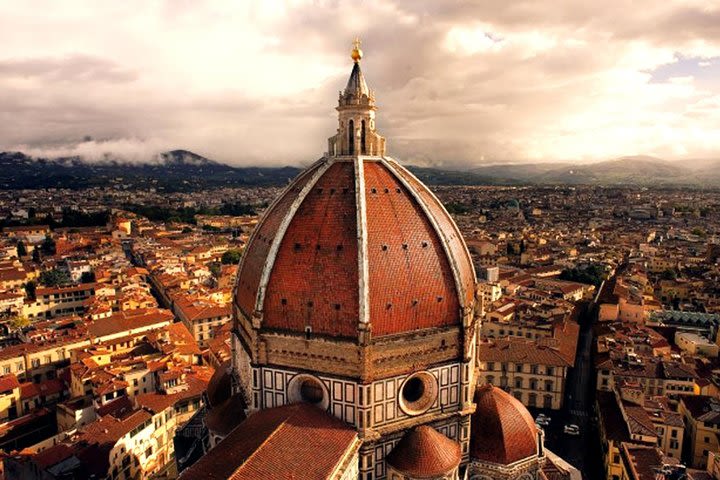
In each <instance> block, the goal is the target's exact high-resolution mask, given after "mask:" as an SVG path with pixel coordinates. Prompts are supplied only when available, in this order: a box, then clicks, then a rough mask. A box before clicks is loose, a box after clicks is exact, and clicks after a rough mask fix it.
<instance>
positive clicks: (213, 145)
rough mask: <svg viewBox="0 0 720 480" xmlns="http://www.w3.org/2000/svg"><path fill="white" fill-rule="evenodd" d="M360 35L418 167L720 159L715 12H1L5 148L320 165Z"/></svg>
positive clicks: (689, 5)
mask: <svg viewBox="0 0 720 480" xmlns="http://www.w3.org/2000/svg"><path fill="white" fill-rule="evenodd" d="M356 35H357V36H360V37H361V39H362V40H363V44H362V48H363V50H364V52H365V57H364V59H363V61H362V66H363V71H364V73H365V76H366V78H367V80H368V83H369V84H370V87H371V88H372V89H373V90H375V92H376V98H377V101H378V104H379V107H380V110H379V112H378V129H379V131H380V133H382V134H383V135H385V136H386V137H388V150H389V153H390V154H391V155H393V156H395V157H397V158H399V159H401V160H402V161H404V162H405V163H415V164H435V165H448V166H474V165H479V164H483V163H498V162H530V161H556V160H571V161H593V160H604V159H608V158H614V157H617V156H621V155H635V154H648V155H656V156H660V157H662V158H667V159H676V160H686V159H693V158H708V157H720V0H680V1H675V0H662V1H657V0H650V1H641V0H635V1H632V0H610V1H605V2H602V1H597V0H547V1H540V0H533V1H525V0H514V1H511V2H510V1H507V0H483V1H475V2H473V1H457V2H456V1H451V0H443V1H430V0H414V1H388V0H383V1H372V0H365V1H362V0H352V1H347V2H346V1H342V0H335V1H323V0H315V1H291V2H281V1H271V0H262V1H261V0H257V1H252V2H250V1H248V2H243V1H238V0H227V1H220V0H218V1H212V0H208V1H204V0H167V1H159V0H137V1H135V0H124V1H121V2H113V1H95V0H87V1H76V0H63V1H62V2H57V1H50V0H48V1H34V0H4V1H2V2H1V3H0V150H23V151H26V152H30V153H34V154H36V155H42V154H44V155H56V154H72V153H81V154H83V155H85V156H88V157H96V156H99V155H102V154H103V153H105V152H113V153H114V154H115V155H119V156H122V157H123V158H126V159H129V160H134V159H143V158H147V157H148V156H151V155H152V154H153V153H156V152H159V151H163V150H167V149H173V148H185V149H190V150H193V151H196V152H198V153H200V154H203V155H205V156H208V157H210V158H214V159H217V160H220V161H224V162H227V163H231V164H241V165H249V164H273V165H286V164H293V165H303V164H307V163H309V162H310V161H312V160H314V159H316V158H318V157H319V156H320V155H321V154H322V152H323V151H324V150H325V149H326V148H327V144H326V139H327V137H329V136H330V135H332V134H333V133H334V131H335V128H336V120H335V113H336V112H335V110H334V107H335V106H336V103H337V92H338V90H340V89H341V88H343V87H344V84H345V82H346V80H347V76H348V75H349V73H350V69H351V66H352V65H351V60H350V58H349V52H350V48H351V42H352V40H353V39H354V38H355V36H356Z"/></svg>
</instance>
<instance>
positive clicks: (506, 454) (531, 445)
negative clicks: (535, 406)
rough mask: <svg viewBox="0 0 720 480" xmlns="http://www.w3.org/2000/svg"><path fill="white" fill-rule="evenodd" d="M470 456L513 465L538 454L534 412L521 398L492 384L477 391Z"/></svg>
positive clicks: (475, 458)
mask: <svg viewBox="0 0 720 480" xmlns="http://www.w3.org/2000/svg"><path fill="white" fill-rule="evenodd" d="M475 403H476V404H477V409H476V410H475V413H473V415H472V420H471V422H472V423H471V430H470V431H471V432H472V435H473V436H472V439H471V441H470V457H471V458H472V459H474V460H482V461H485V462H492V463H498V464H501V465H509V464H511V463H514V462H517V461H519V460H523V459H525V458H528V457H532V456H535V455H537V452H538V444H537V442H538V430H537V426H536V425H535V421H534V420H533V418H532V416H531V415H530V412H528V410H527V408H525V406H524V405H523V404H522V403H520V401H519V400H518V399H516V398H515V397H513V396H512V395H510V394H508V393H506V392H504V391H503V390H501V389H499V388H495V387H493V386H492V385H483V386H481V387H478V389H477V390H476V391H475Z"/></svg>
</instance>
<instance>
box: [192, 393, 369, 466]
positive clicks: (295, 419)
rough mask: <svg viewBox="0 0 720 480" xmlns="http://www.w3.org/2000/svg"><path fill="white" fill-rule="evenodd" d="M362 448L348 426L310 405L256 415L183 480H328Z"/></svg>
mask: <svg viewBox="0 0 720 480" xmlns="http://www.w3.org/2000/svg"><path fill="white" fill-rule="evenodd" d="M358 447H359V440H358V438H357V434H356V432H355V430H354V429H353V428H352V427H350V426H349V425H347V424H346V423H344V422H343V421H341V420H339V419H337V418H335V417H333V416H331V415H330V414H328V413H327V412H325V411H323V410H321V409H319V408H317V407H315V406H313V405H310V404H306V403H298V404H293V405H286V406H283V407H278V408H271V409H267V410H261V411H259V412H257V413H255V414H253V415H251V416H250V417H249V418H248V419H247V420H245V421H244V422H243V423H241V424H240V425H239V426H238V427H237V428H235V430H233V431H232V432H231V433H230V434H229V435H228V436H227V437H226V438H225V439H224V440H223V441H222V442H220V443H219V444H218V445H217V446H216V447H215V448H214V449H212V450H210V451H209V452H208V453H207V455H205V456H204V457H202V458H201V459H200V460H199V461H198V462H197V463H196V464H194V465H193V466H192V467H190V468H188V469H187V470H185V471H184V472H183V473H182V474H181V476H180V478H181V479H182V480H200V479H202V480H218V479H223V480H224V479H233V480H255V479H258V478H273V479H278V480H280V479H292V478H302V479H303V480H325V479H327V478H328V476H329V475H330V474H331V473H332V472H333V471H334V470H335V469H336V468H337V466H338V464H340V462H341V461H342V459H343V458H344V457H345V456H346V454H347V453H348V452H350V453H352V451H353V450H354V449H357V448H358Z"/></svg>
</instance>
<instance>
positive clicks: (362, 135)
mask: <svg viewBox="0 0 720 480" xmlns="http://www.w3.org/2000/svg"><path fill="white" fill-rule="evenodd" d="M360 153H362V154H363V155H365V154H366V153H367V148H366V147H365V120H363V121H362V122H361V123H360Z"/></svg>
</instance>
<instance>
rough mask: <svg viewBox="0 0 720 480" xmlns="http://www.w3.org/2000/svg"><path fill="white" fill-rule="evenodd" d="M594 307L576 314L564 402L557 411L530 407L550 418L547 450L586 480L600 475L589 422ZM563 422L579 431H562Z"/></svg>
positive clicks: (599, 456) (596, 443) (596, 479)
mask: <svg viewBox="0 0 720 480" xmlns="http://www.w3.org/2000/svg"><path fill="white" fill-rule="evenodd" d="M593 315H594V311H593V309H592V306H591V305H589V306H588V308H586V309H585V310H584V311H583V313H582V314H581V315H580V318H579V321H580V337H579V339H578V350H577V356H576V359H575V368H573V369H572V370H571V371H570V373H569V374H568V378H567V383H566V387H565V405H564V408H563V409H562V410H561V411H552V410H544V409H531V413H532V414H533V416H537V415H538V414H539V413H544V414H545V415H547V416H548V417H550V418H551V419H552V421H551V423H550V425H549V426H548V427H545V428H544V430H545V445H546V446H547V448H549V449H550V450H551V451H553V452H555V453H557V454H558V455H560V456H561V457H562V458H563V459H565V460H566V461H568V462H569V463H571V464H572V465H574V466H575V467H577V468H578V469H579V470H580V471H581V472H582V473H583V477H584V478H586V479H589V480H600V479H601V478H603V474H602V470H603V466H602V453H601V451H600V444H599V439H598V432H597V426H596V425H595V423H594V422H593V418H592V417H593V416H594V413H593V404H594V401H595V400H594V395H593V392H594V387H595V385H594V374H593V365H592V344H593V332H592V323H593ZM567 424H575V425H577V426H578V427H580V435H578V436H573V435H568V434H566V433H564V432H563V427H564V426H565V425H567Z"/></svg>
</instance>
